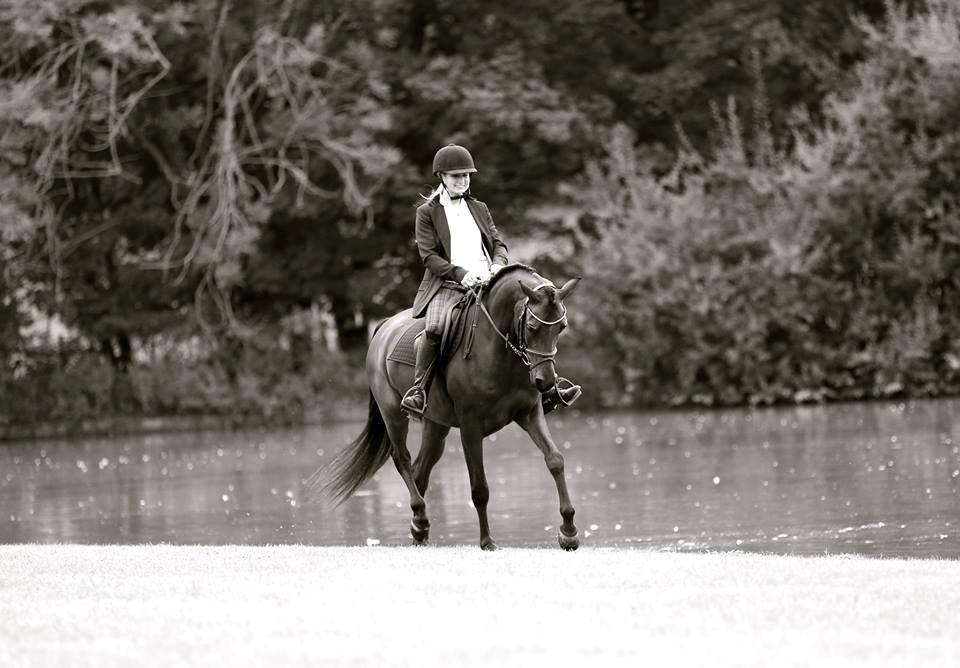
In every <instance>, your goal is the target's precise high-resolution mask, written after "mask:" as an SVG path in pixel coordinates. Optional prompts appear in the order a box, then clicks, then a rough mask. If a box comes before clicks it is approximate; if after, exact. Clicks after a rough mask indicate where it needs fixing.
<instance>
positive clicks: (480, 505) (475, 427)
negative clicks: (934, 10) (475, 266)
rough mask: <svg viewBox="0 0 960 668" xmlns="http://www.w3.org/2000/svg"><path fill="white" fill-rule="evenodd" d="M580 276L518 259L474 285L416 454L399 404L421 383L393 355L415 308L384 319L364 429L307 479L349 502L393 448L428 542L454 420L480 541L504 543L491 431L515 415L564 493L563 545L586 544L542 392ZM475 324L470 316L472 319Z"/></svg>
mask: <svg viewBox="0 0 960 668" xmlns="http://www.w3.org/2000/svg"><path fill="white" fill-rule="evenodd" d="M579 281H580V279H579V278H572V279H570V280H568V281H567V282H566V283H564V285H563V286H562V287H560V288H557V287H556V286H555V285H554V284H553V283H552V282H551V281H549V280H546V279H545V278H543V277H542V276H540V275H539V274H538V273H537V272H536V271H535V270H534V269H532V268H531V267H528V266H526V265H523V264H511V265H508V266H507V267H504V268H503V269H501V270H500V271H499V272H498V273H497V274H496V275H495V276H493V278H492V279H491V280H490V281H488V282H487V283H486V284H485V285H483V286H482V287H481V288H479V289H477V291H476V292H475V293H474V294H473V297H474V299H472V300H470V301H471V302H472V303H470V304H469V305H468V306H466V307H465V310H464V313H463V317H465V318H466V322H467V323H468V325H469V326H468V327H467V328H466V333H465V334H464V335H463V336H461V337H460V338H461V343H460V344H459V349H458V350H455V351H454V352H453V353H452V354H448V355H445V356H444V357H445V361H444V362H443V364H442V365H441V366H440V367H439V368H438V369H437V371H436V373H434V379H433V382H432V385H431V386H430V388H429V390H428V395H427V410H426V411H425V412H424V415H423V416H422V419H423V436H422V440H421V445H420V450H419V452H418V453H417V457H416V460H414V461H411V457H410V451H409V450H408V449H407V443H406V441H407V431H408V426H409V423H408V416H407V414H406V413H405V412H404V411H403V410H402V409H401V407H400V400H401V397H402V396H403V394H404V392H405V391H406V390H407V389H408V388H409V387H410V386H411V385H412V383H413V368H412V367H411V366H409V365H403V364H400V363H397V362H394V361H391V360H389V359H388V357H389V354H390V351H391V350H393V348H394V345H395V344H396V342H397V340H398V339H399V337H400V336H401V335H402V333H403V332H404V331H406V330H407V328H408V327H409V326H410V325H411V323H412V322H413V318H412V315H411V310H410V309H407V310H405V311H401V312H400V313H398V314H396V315H394V316H392V317H391V318H389V319H387V320H386V321H384V322H383V323H381V325H380V326H379V327H378V328H377V330H376V331H375V333H374V335H373V337H372V338H371V340H370V344H369V347H368V349H367V357H366V371H367V378H368V381H369V408H368V415H367V421H366V425H365V427H364V429H363V431H362V432H361V433H360V435H359V436H357V438H356V439H355V440H354V441H353V442H352V443H350V444H349V445H348V446H346V447H345V448H344V449H343V450H342V451H341V452H339V453H338V454H337V455H336V456H335V457H334V459H333V460H332V461H331V462H330V463H329V464H328V465H326V466H324V467H321V468H320V469H318V470H317V471H316V472H315V473H314V474H313V475H312V476H311V477H310V479H308V481H307V484H308V487H309V488H310V490H311V492H312V493H316V494H317V495H320V494H326V495H329V496H332V497H333V498H334V499H335V500H336V503H337V505H339V504H340V503H343V502H344V501H345V500H346V499H347V498H349V497H350V495H352V494H353V492H355V491H356V490H357V489H358V488H359V487H360V486H361V485H362V484H363V483H364V482H365V481H366V480H367V479H369V478H370V477H371V476H372V475H373V474H374V473H376V472H377V471H378V470H379V469H380V467H381V466H383V465H384V464H385V463H386V461H387V459H388V458H390V457H392V459H393V463H394V465H395V466H396V468H397V471H398V472H399V473H400V477H401V478H402V479H403V481H404V483H405V484H406V487H407V490H408V491H409V494H410V509H411V510H412V511H413V517H412V519H411V522H410V535H411V537H412V538H413V540H414V543H415V544H418V545H422V544H424V543H426V542H427V540H428V538H429V534H430V520H429V519H428V517H427V511H426V502H425V500H424V495H425V494H426V492H427V487H428V485H429V482H430V473H431V471H432V469H433V467H434V466H435V465H436V463H437V462H438V461H439V460H440V457H441V456H442V454H443V450H444V445H445V441H446V437H447V434H448V433H449V432H450V428H451V427H458V428H459V429H460V438H461V442H462V444H463V453H464V458H465V459H466V465H467V471H468V473H469V478H470V494H471V498H472V500H473V505H474V508H475V509H476V511H477V519H478V522H479V525H480V547H481V548H482V549H483V550H496V549H498V545H497V543H496V541H494V539H493V538H492V537H491V535H490V525H489V522H488V519H487V502H488V501H489V498H490V490H489V488H488V486H487V478H486V475H485V473H484V466H483V439H484V437H486V436H489V435H490V434H493V433H495V432H497V431H499V430H500V429H502V428H503V427H505V426H507V425H508V424H510V423H511V422H514V423H516V424H518V425H519V426H520V427H521V428H522V429H523V430H524V431H526V432H527V434H528V435H529V436H530V438H531V439H532V441H533V442H534V443H535V444H536V446H537V447H538V448H539V449H540V451H541V452H542V453H543V457H544V461H545V463H546V466H547V470H548V471H549V472H550V474H551V475H552V476H553V479H554V482H555V483H556V487H557V494H558V496H559V500H560V516H561V519H562V523H561V525H560V528H559V530H558V532H557V541H558V543H559V544H560V547H562V548H563V549H565V550H576V549H577V548H578V547H579V546H580V533H579V531H578V530H577V527H576V525H575V524H574V522H573V517H574V513H575V511H574V507H573V504H572V503H571V502H570V495H569V493H568V492H567V483H566V479H565V477H564V461H563V454H561V452H560V451H559V449H558V448H557V446H556V444H555V443H554V441H553V438H552V437H551V435H550V430H549V429H548V427H547V422H546V419H545V418H544V412H543V407H542V405H541V392H544V391H547V390H549V389H551V388H552V387H554V386H555V384H556V383H557V379H558V378H559V376H558V375H557V370H556V355H557V339H558V337H559V336H560V333H561V332H562V331H563V329H564V328H565V327H566V326H567V317H566V307H565V306H564V304H563V301H564V299H565V298H566V297H568V296H569V295H570V293H571V292H573V290H574V288H576V286H577V283H578V282H579ZM470 323H472V324H470Z"/></svg>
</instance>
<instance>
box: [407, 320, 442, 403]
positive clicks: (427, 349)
mask: <svg viewBox="0 0 960 668" xmlns="http://www.w3.org/2000/svg"><path fill="white" fill-rule="evenodd" d="M439 347H440V336H439V335H438V334H433V333H431V332H424V333H423V336H422V337H420V348H418V349H417V366H416V370H415V371H414V372H413V387H411V388H410V389H409V390H407V393H406V394H405V395H403V400H402V401H401V402H400V406H401V408H403V409H404V410H406V411H410V412H411V413H415V414H416V415H423V411H424V409H425V408H426V407H427V388H428V386H429V385H430V378H431V376H433V367H434V362H435V361H436V357H437V349H438V348H439Z"/></svg>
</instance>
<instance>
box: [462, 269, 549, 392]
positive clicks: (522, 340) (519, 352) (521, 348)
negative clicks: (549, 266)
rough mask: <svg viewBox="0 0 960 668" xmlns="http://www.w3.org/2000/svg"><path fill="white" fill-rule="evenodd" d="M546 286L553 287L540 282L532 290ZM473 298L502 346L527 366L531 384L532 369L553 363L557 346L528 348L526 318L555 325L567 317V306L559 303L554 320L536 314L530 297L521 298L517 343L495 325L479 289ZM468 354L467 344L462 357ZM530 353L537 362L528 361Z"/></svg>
mask: <svg viewBox="0 0 960 668" xmlns="http://www.w3.org/2000/svg"><path fill="white" fill-rule="evenodd" d="M546 287H554V286H553V284H552V283H541V284H540V285H538V286H537V287H536V288H534V291H537V290H542V289H543V288H546ZM474 298H475V299H476V300H477V305H478V306H479V307H480V309H479V310H480V311H482V312H483V315H485V316H486V317H487V321H488V322H489V323H490V326H491V327H493V331H495V332H496V333H497V335H498V336H499V337H500V338H501V339H503V343H504V347H505V348H509V349H510V350H511V351H513V354H514V355H516V356H517V357H519V358H520V361H521V362H522V363H523V365H524V366H525V367H526V368H527V371H528V373H529V374H530V379H531V381H530V382H531V384H533V371H534V369H536V368H537V367H538V366H540V365H541V364H545V363H547V362H550V363H551V364H553V363H555V362H556V358H557V347H556V346H554V347H553V350H550V351H547V352H544V351H542V350H537V349H535V348H530V347H529V346H527V337H526V331H527V318H528V317H532V318H533V319H534V320H536V321H537V322H539V323H540V324H542V325H547V326H549V325H556V324H559V323H561V322H563V319H564V318H566V317H567V307H566V306H564V305H563V303H561V304H560V308H561V309H562V310H561V313H560V317H559V318H557V319H556V320H544V319H543V318H541V317H540V316H538V315H537V314H536V313H534V312H533V309H531V308H530V298H529V297H527V298H525V299H524V300H523V309H522V311H521V312H520V315H519V316H518V317H517V322H516V324H515V326H516V330H517V343H516V344H515V343H513V341H511V340H510V337H509V336H507V335H506V334H504V333H503V332H501V331H500V328H499V327H497V323H495V322H494V321H493V317H492V316H491V315H490V312H489V311H488V310H487V307H486V306H485V305H484V303H483V301H482V300H481V299H480V290H479V289H477V291H476V292H474ZM476 326H477V323H476V320H474V323H473V327H474V328H475V327H476ZM471 334H472V332H471ZM471 339H472V336H471ZM469 354H470V347H469V346H467V347H466V350H465V352H464V357H466V356H468V355H469ZM530 355H533V356H535V357H538V358H539V360H538V361H537V362H532V361H530Z"/></svg>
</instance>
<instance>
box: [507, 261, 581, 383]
mask: <svg viewBox="0 0 960 668" xmlns="http://www.w3.org/2000/svg"><path fill="white" fill-rule="evenodd" d="M579 282H580V279H579V278H571V279H570V280H569V281H567V282H566V283H564V284H563V287H561V288H557V287H556V286H555V285H554V284H553V283H551V282H549V281H545V282H543V283H540V284H538V285H534V286H530V285H527V284H526V283H524V282H523V281H520V282H519V283H520V289H521V290H523V294H524V295H526V298H525V299H522V300H521V301H520V302H518V303H517V306H516V323H517V325H516V327H517V331H516V336H517V340H518V341H519V347H520V349H521V350H522V351H523V352H524V353H525V354H526V356H527V358H528V359H529V363H530V382H531V383H533V385H534V387H536V388H537V390H539V391H540V392H545V391H546V390H549V389H550V388H552V387H553V386H554V385H556V383H557V367H556V362H555V360H556V356H557V340H558V339H559V338H560V333H561V332H563V330H564V328H566V326H567V308H566V307H565V306H564V305H563V300H564V298H566V297H567V295H569V294H570V293H571V292H573V290H574V288H576V287H577V283H579Z"/></svg>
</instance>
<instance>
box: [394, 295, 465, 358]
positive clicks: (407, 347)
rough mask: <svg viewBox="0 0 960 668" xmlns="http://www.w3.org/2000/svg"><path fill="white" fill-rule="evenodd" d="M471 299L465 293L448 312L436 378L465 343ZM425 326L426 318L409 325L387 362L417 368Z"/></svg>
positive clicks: (441, 339) (441, 340)
mask: <svg viewBox="0 0 960 668" xmlns="http://www.w3.org/2000/svg"><path fill="white" fill-rule="evenodd" d="M470 297H471V295H470V293H468V292H465V293H464V295H463V297H462V298H461V299H460V301H458V302H457V303H455V304H454V305H453V306H452V307H451V308H450V309H449V310H448V311H447V314H446V316H445V318H444V322H443V334H442V335H441V337H440V350H439V352H438V353H437V361H436V362H435V364H436V365H437V366H436V369H435V370H434V377H436V374H437V373H438V372H439V371H440V369H441V368H442V366H443V365H444V364H445V363H446V361H447V360H449V359H450V357H451V356H452V355H453V353H454V352H456V350H457V349H458V348H459V347H460V344H461V342H462V341H463V334H464V331H465V330H466V322H467V317H466V315H467V312H468V311H469V310H470V309H469V306H470V304H471V303H473V302H472V300H471V298H470ZM425 326H426V320H425V319H424V318H417V319H416V320H414V321H413V322H411V323H410V324H409V325H407V327H406V329H404V330H403V333H402V334H400V336H399V337H397V342H396V343H394V344H393V348H392V349H391V350H390V353H389V354H388V355H387V360H389V361H391V362H397V363H399V364H406V365H408V366H416V363H417V346H418V345H419V343H420V337H421V336H422V335H423V331H424V328H425Z"/></svg>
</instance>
